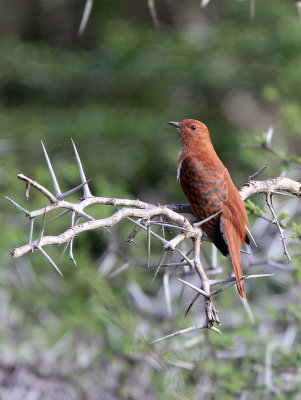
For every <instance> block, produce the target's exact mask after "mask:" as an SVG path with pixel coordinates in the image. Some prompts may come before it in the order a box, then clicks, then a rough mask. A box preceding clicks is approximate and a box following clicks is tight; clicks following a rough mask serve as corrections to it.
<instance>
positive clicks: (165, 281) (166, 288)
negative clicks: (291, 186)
mask: <svg viewBox="0 0 301 400" xmlns="http://www.w3.org/2000/svg"><path fill="white" fill-rule="evenodd" d="M163 287H164V294H165V301H166V308H167V315H168V316H169V317H170V316H171V295H170V284H169V273H167V272H165V273H164V275H163Z"/></svg>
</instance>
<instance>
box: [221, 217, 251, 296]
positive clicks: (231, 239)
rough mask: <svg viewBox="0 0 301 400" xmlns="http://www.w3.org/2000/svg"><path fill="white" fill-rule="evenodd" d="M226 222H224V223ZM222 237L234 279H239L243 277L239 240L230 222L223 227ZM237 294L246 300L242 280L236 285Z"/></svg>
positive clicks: (237, 233)
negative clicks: (229, 258)
mask: <svg viewBox="0 0 301 400" xmlns="http://www.w3.org/2000/svg"><path fill="white" fill-rule="evenodd" d="M225 222H226V221H224V223H225ZM224 235H225V238H226V241H227V245H228V248H229V253H230V257H231V260H232V264H233V268H234V273H235V278H236V279H241V278H242V277H243V271H242V267H241V259H240V245H241V238H240V235H239V232H237V230H236V229H235V227H234V226H233V224H232V223H231V221H227V222H226V223H225V226H224ZM237 289H238V293H239V294H240V296H241V297H242V298H243V299H246V298H247V296H246V292H245V285H244V280H241V281H239V282H238V283H237Z"/></svg>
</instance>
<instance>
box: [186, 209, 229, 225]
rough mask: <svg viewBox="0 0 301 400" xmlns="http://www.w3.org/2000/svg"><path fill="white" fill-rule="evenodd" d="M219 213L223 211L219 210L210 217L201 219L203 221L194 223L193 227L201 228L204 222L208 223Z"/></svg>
mask: <svg viewBox="0 0 301 400" xmlns="http://www.w3.org/2000/svg"><path fill="white" fill-rule="evenodd" d="M221 212H223V210H219V211H218V212H216V213H215V214H213V215H210V217H208V218H205V219H203V220H202V221H200V222H196V223H194V224H193V226H201V225H203V224H205V223H206V222H208V221H210V220H211V219H212V218H214V217H216V216H217V215H218V214H220V213H221Z"/></svg>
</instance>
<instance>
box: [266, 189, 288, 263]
mask: <svg viewBox="0 0 301 400" xmlns="http://www.w3.org/2000/svg"><path fill="white" fill-rule="evenodd" d="M266 201H267V205H268V207H269V209H270V211H271V214H272V216H273V218H274V222H275V224H276V226H277V228H278V230H279V233H280V237H281V241H282V245H283V250H284V254H285V255H286V257H287V259H288V262H289V263H291V262H292V259H291V257H290V255H289V253H288V250H287V247H286V243H285V237H284V235H283V232H284V229H282V228H281V226H280V223H279V221H278V218H277V215H276V213H275V210H274V207H273V201H272V194H271V193H267V194H266Z"/></svg>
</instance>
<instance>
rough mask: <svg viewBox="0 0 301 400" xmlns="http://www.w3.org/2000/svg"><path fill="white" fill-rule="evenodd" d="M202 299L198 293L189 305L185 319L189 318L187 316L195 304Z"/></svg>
mask: <svg viewBox="0 0 301 400" xmlns="http://www.w3.org/2000/svg"><path fill="white" fill-rule="evenodd" d="M199 297H200V293H197V294H196V295H195V296H194V298H193V299H192V302H191V303H190V304H189V306H188V308H187V310H186V313H185V317H186V316H187V314H188V313H189V311H190V310H191V307H192V306H193V305H194V303H195V302H196V301H197V299H198V298H199Z"/></svg>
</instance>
